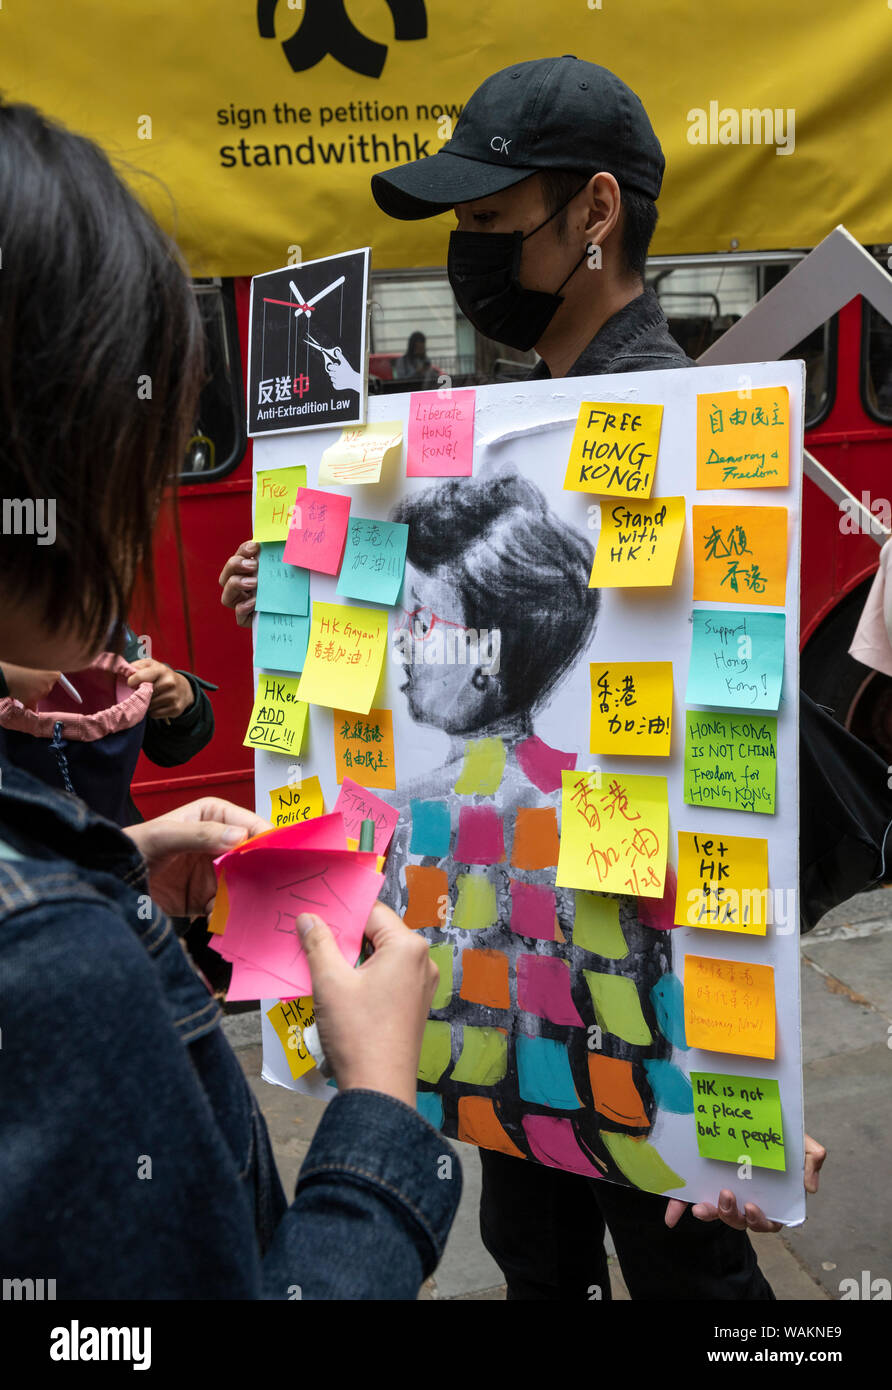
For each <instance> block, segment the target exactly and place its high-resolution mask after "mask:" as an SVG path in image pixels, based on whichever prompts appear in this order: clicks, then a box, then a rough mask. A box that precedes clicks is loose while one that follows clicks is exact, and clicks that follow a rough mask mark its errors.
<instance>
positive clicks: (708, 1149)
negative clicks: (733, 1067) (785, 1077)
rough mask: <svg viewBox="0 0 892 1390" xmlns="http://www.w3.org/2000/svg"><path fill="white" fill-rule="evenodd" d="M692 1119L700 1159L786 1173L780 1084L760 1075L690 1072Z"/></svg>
mask: <svg viewBox="0 0 892 1390" xmlns="http://www.w3.org/2000/svg"><path fill="white" fill-rule="evenodd" d="M691 1088H692V1091H693V1096H694V1120H695V1122H696V1125H697V1148H698V1149H699V1151H700V1156H701V1158H718V1159H721V1160H722V1161H723V1162H724V1163H742V1162H743V1161H744V1159H747V1158H748V1159H749V1160H750V1162H751V1163H752V1165H753V1167H754V1168H774V1169H776V1170H777V1171H778V1172H781V1173H783V1172H786V1167H787V1164H786V1158H785V1156H784V1122H783V1116H782V1115H781V1103H780V1086H779V1085H778V1083H777V1082H776V1081H773V1080H769V1079H768V1078H767V1077H764V1076H727V1075H725V1074H724V1073H722V1072H712V1071H692V1072H691Z"/></svg>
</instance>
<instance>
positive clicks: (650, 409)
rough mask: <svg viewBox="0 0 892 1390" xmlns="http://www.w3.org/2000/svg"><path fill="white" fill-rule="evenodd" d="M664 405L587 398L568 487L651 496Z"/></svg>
mask: <svg viewBox="0 0 892 1390" xmlns="http://www.w3.org/2000/svg"><path fill="white" fill-rule="evenodd" d="M662 421H663V407H662V406H661V405H623V404H621V403H620V404H618V403H616V402H614V401H608V402H600V401H583V403H582V405H581V406H580V407H579V415H578V417H577V420H576V429H575V430H574V432H573V443H572V444H571V446H570V458H569V461H568V463H567V474H566V477H565V478H564V487H565V488H566V489H567V490H568V491H570V492H599V493H604V494H607V495H608V496H613V497H650V494H651V491H652V489H653V485H654V473H655V471H656V466H657V451H658V449H659V447H660V426H661V424H662Z"/></svg>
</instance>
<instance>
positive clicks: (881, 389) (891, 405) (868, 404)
mask: <svg viewBox="0 0 892 1390" xmlns="http://www.w3.org/2000/svg"><path fill="white" fill-rule="evenodd" d="M862 303H863V306H864V307H863V312H864V317H863V320H862V322H863V325H864V327H863V336H862V341H861V399H862V401H863V402H864V409H865V410H866V411H867V413H868V415H872V416H873V418H874V419H875V420H882V421H883V423H884V424H892V323H889V321H888V320H887V319H884V318H883V316H882V314H880V313H878V312H877V310H876V309H875V308H874V307H873V305H872V304H868V302H867V300H866V299H865V300H863V301H862Z"/></svg>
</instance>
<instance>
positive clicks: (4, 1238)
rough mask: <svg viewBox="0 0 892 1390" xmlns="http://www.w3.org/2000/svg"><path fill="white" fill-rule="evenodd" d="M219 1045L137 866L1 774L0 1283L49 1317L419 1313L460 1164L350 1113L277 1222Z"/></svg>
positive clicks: (216, 1016)
mask: <svg viewBox="0 0 892 1390" xmlns="http://www.w3.org/2000/svg"><path fill="white" fill-rule="evenodd" d="M220 1024H221V1011H220V1008H219V1005H218V1004H217V1001H216V1000H215V999H214V998H213V996H212V995H211V993H210V991H209V988H208V986H207V983H206V982H205V981H204V979H203V978H202V977H201V976H200V975H199V974H198V973H197V972H196V971H195V969H194V968H193V966H192V965H191V963H190V962H189V960H188V957H187V956H186V955H185V953H184V951H183V948H182V947H181V945H180V942H179V940H178V938H177V936H176V934H175V932H174V930H173V928H172V926H171V923H170V921H169V920H168V918H167V917H165V915H164V914H163V913H162V912H161V911H160V909H159V908H158V907H157V906H156V905H155V904H154V903H153V902H152V901H151V899H150V897H149V896H148V888H147V881H146V870H145V863H144V861H143V859H142V857H141V855H140V854H139V853H138V851H137V850H136V849H135V847H134V846H133V844H132V843H131V842H130V841H129V840H128V839H127V837H126V836H125V835H124V834H123V833H122V832H121V831H120V830H118V828H117V827H116V826H114V825H112V824H111V823H110V822H109V821H105V820H102V819H100V818H99V817H98V816H95V815H94V814H93V813H92V812H91V811H89V810H88V809H87V807H86V806H85V805H84V803H83V802H81V801H79V800H78V799H77V798H75V797H72V796H70V795H68V794H67V793H62V792H56V791H54V790H52V789H50V788H47V787H46V786H44V785H43V784H42V783H40V782H38V781H36V780H35V779H34V778H32V777H30V776H28V775H27V774H25V773H22V772H19V771H18V770H16V769H14V768H11V767H9V766H8V765H7V766H4V767H3V769H2V786H0V1030H2V1046H0V1276H2V1277H3V1278H34V1279H38V1278H44V1279H55V1280H56V1297H57V1298H59V1299H71V1298H136V1299H151V1298H170V1299H184V1298H280V1299H289V1298H292V1299H295V1298H306V1299H361V1298H378V1299H411V1298H414V1297H415V1296H416V1295H417V1292H418V1289H419V1287H420V1285H421V1282H422V1280H423V1279H425V1278H426V1277H427V1276H428V1275H429V1274H430V1273H431V1271H432V1270H433V1269H434V1267H435V1266H436V1263H437V1261H438V1259H439V1257H440V1254H441V1253H442V1249H443V1246H444V1243H445V1240H446V1236H447V1234H448V1231H449V1227H450V1225H451V1223H452V1218H453V1216H454V1213H455V1209H456V1206H457V1204H458V1200H459V1196H460V1193H461V1169H460V1165H459V1161H458V1158H457V1156H456V1155H455V1152H454V1150H452V1149H451V1148H450V1146H449V1144H448V1143H447V1142H446V1140H445V1139H444V1138H443V1137H442V1135H440V1134H439V1133H438V1132H437V1131H436V1130H435V1129H433V1128H432V1127H431V1126H430V1125H429V1124H428V1123H427V1122H426V1121H425V1120H423V1119H422V1118H421V1116H420V1115H419V1114H418V1113H417V1112H416V1111H415V1110H414V1109H412V1108H410V1107H409V1106H407V1105H404V1104H403V1103H402V1102H401V1101H398V1100H395V1099H392V1098H390V1097H388V1096H384V1095H381V1094H379V1093H378V1092H375V1091H363V1090H355V1091H347V1092H344V1093H343V1094H341V1095H337V1096H335V1097H334V1099H333V1100H332V1101H331V1102H330V1104H329V1105H328V1107H327V1108H326V1111H325V1114H324V1116H323V1118H322V1120H321V1123H320V1124H319V1127H318V1130H317V1131H316V1134H315V1137H314V1139H313V1142H312V1144H311V1146H310V1150H309V1153H308V1154H307V1157H306V1159H305V1161H304V1164H303V1167H302V1169H301V1171H300V1174H299V1177H298V1182H297V1190H296V1194H295V1197H294V1200H293V1202H292V1203H291V1205H290V1206H289V1204H288V1202H287V1199H286V1197H285V1195H284V1193H283V1190H282V1186H281V1183H280V1181H279V1177H278V1174H277V1172H276V1168H275V1164H274V1161H273V1156H272V1150H271V1147H270V1142H269V1137H268V1134H267V1130H266V1124H265V1122H264V1120H263V1117H262V1115H261V1114H260V1111H259V1109H258V1106H257V1102H256V1100H255V1098H254V1095H253V1092H252V1091H251V1088H250V1086H249V1085H248V1083H247V1081H246V1080H245V1078H244V1075H243V1073H242V1070H241V1067H240V1065H239V1063H238V1061H237V1059H236V1057H235V1055H234V1053H233V1052H232V1050H231V1048H230V1047H229V1045H228V1043H227V1041H226V1038H225V1037H224V1035H223V1031H222V1029H221V1027H220ZM444 1157H448V1158H449V1159H450V1160H451V1162H450V1163H443V1162H442V1160H443V1158H444Z"/></svg>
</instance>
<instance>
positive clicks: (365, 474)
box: [319, 420, 403, 487]
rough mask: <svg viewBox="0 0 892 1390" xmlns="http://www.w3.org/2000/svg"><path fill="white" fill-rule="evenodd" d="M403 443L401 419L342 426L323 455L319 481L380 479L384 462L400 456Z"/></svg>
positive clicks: (370, 481)
mask: <svg viewBox="0 0 892 1390" xmlns="http://www.w3.org/2000/svg"><path fill="white" fill-rule="evenodd" d="M402 447H403V426H402V423H401V422H400V421H399V420H385V421H383V422H380V423H378V424H374V425H356V426H355V427H354V428H352V429H346V430H342V431H341V437H340V439H338V440H336V441H335V443H334V444H330V445H329V446H328V448H327V449H326V450H325V453H324V454H323V455H322V460H321V462H320V464H319V485H320V487H321V486H322V485H323V484H324V483H377V482H379V481H380V479H381V469H382V467H383V465H384V463H385V462H390V459H391V458H392V459H396V458H398V457H399V454H400V451H401V450H402ZM388 455H389V456H390V458H388Z"/></svg>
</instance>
